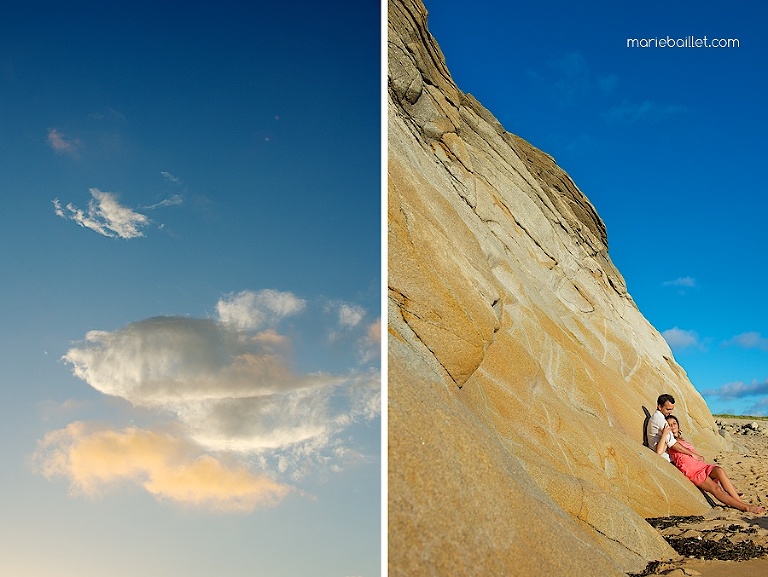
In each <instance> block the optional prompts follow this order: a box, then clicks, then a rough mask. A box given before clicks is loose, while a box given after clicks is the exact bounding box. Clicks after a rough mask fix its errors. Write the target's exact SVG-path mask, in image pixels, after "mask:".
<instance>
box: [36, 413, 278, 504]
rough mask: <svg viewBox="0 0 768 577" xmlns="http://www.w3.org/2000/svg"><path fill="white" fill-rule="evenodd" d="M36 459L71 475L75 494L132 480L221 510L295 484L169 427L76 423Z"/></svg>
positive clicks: (265, 498)
mask: <svg viewBox="0 0 768 577" xmlns="http://www.w3.org/2000/svg"><path fill="white" fill-rule="evenodd" d="M33 462H34V463H35V465H36V467H37V468H38V470H39V471H40V472H41V473H42V474H43V475H45V476H46V477H47V478H52V477H65V478H67V479H69V482H70V486H71V491H72V493H73V494H75V495H85V496H88V497H98V496H100V495H101V493H102V491H103V490H104V489H105V488H108V487H110V486H115V485H118V484H120V483H130V484H134V485H138V486H139V487H142V488H143V489H144V490H146V491H147V492H148V493H150V494H151V495H153V496H154V497H155V498H157V499H158V500H170V501H174V502H176V503H179V504H182V505H189V506H193V507H198V508H205V509H211V510H214V511H221V512H250V511H253V510H254V509H256V508H258V507H266V506H271V505H275V504H277V503H278V502H280V501H281V500H282V499H283V498H285V496H286V495H288V494H289V493H290V492H291V491H292V490H293V489H292V488H291V487H290V486H288V485H284V484H281V483H278V482H277V481H275V480H274V479H272V478H271V477H269V476H266V475H255V474H254V473H252V472H251V471H250V470H248V469H247V468H246V467H245V466H243V465H236V464H226V463H224V462H223V461H221V460H220V459H217V458H215V457H212V456H211V455H207V454H200V453H199V451H198V449H197V448H196V447H195V446H194V445H191V444H190V443H188V442H186V441H184V440H183V439H180V438H176V437H174V436H172V435H170V434H168V433H165V432H156V431H147V430H142V429H138V428H134V427H130V428H126V429H122V430H113V429H95V428H94V427H93V426H92V425H88V424H86V423H83V422H74V423H71V424H70V425H68V426H67V427H66V428H64V429H59V430H56V431H51V432H50V433H48V434H46V435H45V437H44V438H43V439H42V440H41V441H39V443H38V448H37V451H36V453H35V455H34V456H33Z"/></svg>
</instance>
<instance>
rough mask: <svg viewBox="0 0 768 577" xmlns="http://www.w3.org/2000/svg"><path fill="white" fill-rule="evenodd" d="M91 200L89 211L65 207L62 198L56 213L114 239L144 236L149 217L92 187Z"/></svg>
mask: <svg viewBox="0 0 768 577" xmlns="http://www.w3.org/2000/svg"><path fill="white" fill-rule="evenodd" d="M90 193H91V197H92V198H91V200H90V201H89V202H88V209H87V211H84V210H81V209H79V208H77V207H75V206H73V205H72V204H67V206H66V207H65V208H62V206H61V203H60V202H59V199H57V198H56V199H54V200H53V207H54V212H55V213H56V215H57V216H60V217H61V218H64V219H67V220H72V221H74V222H76V223H77V224H79V225H80V226H82V227H85V228H90V229H91V230H93V231H95V232H98V233H99V234H101V235H103V236H107V237H110V238H137V237H142V236H144V234H143V233H142V232H141V230H140V229H141V228H142V227H144V226H146V225H147V224H149V218H147V217H146V216H145V215H143V214H140V213H138V212H135V211H133V210H131V209H130V208H128V207H125V206H122V205H121V204H120V203H119V202H118V200H117V195H116V194H114V193H111V192H102V191H100V190H99V189H97V188H91V189H90Z"/></svg>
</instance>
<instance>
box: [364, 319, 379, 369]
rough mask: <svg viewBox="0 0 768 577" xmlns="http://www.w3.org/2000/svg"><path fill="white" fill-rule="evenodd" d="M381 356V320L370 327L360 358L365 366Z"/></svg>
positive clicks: (377, 320)
mask: <svg viewBox="0 0 768 577" xmlns="http://www.w3.org/2000/svg"><path fill="white" fill-rule="evenodd" d="M380 354H381V318H378V319H376V321H374V322H373V323H372V324H370V325H368V329H367V331H366V334H365V338H364V339H363V340H362V342H361V343H360V351H359V355H358V358H359V360H360V364H361V365H364V364H366V363H369V362H371V361H372V360H374V359H376V358H378V357H379V356H380Z"/></svg>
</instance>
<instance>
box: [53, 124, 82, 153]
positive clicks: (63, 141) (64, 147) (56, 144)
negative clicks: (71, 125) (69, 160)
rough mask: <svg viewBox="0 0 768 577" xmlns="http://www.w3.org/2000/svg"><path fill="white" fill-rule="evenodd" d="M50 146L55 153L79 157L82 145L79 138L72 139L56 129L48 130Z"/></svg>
mask: <svg viewBox="0 0 768 577" xmlns="http://www.w3.org/2000/svg"><path fill="white" fill-rule="evenodd" d="M48 144H49V145H50V146H51V148H53V150H54V151H56V152H57V153H60V154H67V155H69V156H72V157H77V156H78V154H79V150H80V147H81V146H82V144H81V143H80V141H79V140H78V139H77V138H70V137H68V136H66V135H65V134H64V133H63V132H60V131H59V130H57V129H55V128H49V129H48Z"/></svg>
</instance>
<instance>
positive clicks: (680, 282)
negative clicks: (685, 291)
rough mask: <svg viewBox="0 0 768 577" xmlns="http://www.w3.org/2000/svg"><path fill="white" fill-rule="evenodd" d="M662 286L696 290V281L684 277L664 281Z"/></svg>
mask: <svg viewBox="0 0 768 577" xmlns="http://www.w3.org/2000/svg"><path fill="white" fill-rule="evenodd" d="M662 284H663V285H664V286H674V287H683V288H696V279H695V278H693V277H690V276H684V277H680V278H676V279H675V280H667V281H664V282H663V283H662Z"/></svg>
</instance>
